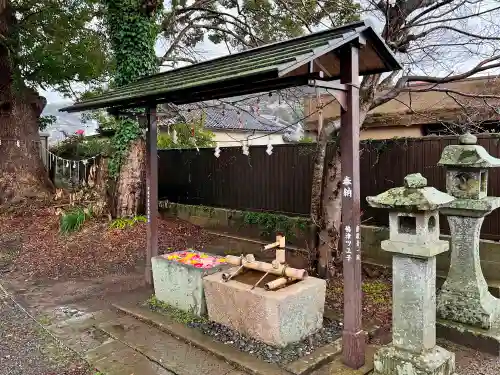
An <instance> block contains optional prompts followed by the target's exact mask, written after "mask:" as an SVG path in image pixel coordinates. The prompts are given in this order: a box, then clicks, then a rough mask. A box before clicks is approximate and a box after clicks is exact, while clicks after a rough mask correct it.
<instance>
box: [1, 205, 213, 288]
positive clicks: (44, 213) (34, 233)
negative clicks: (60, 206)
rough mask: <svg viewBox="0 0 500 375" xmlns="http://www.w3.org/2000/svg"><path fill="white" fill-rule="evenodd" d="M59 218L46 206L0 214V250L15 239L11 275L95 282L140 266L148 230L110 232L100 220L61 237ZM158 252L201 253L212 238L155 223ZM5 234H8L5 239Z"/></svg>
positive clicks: (175, 223) (178, 224) (174, 223)
mask: <svg viewBox="0 0 500 375" xmlns="http://www.w3.org/2000/svg"><path fill="white" fill-rule="evenodd" d="M59 220H60V219H59V217H58V216H56V215H55V214H54V208H53V207H50V206H46V205H45V206H44V205H39V206H32V207H23V208H20V209H19V210H16V211H15V212H12V211H9V212H4V213H3V214H0V244H2V243H5V242H6V241H7V240H9V239H12V238H16V239H17V244H18V245H17V246H18V249H15V250H16V251H14V252H13V250H12V249H10V250H9V254H12V253H15V254H16V255H15V256H13V257H11V258H12V259H9V261H10V262H11V265H10V267H9V272H14V273H19V274H22V276H23V277H24V278H26V279H32V278H37V279H44V278H45V279H46V278H48V279H64V278H89V277H99V276H103V275H106V274H110V273H118V274H123V273H128V272H130V271H131V270H133V269H135V267H137V266H140V265H141V264H143V262H144V254H145V249H146V224H144V223H137V224H136V225H134V227H132V228H126V229H111V228H110V227H109V222H108V221H107V220H104V219H94V220H91V221H89V222H86V223H85V224H84V226H83V228H82V229H81V230H80V231H78V232H76V233H72V234H69V235H63V234H61V233H60V232H59ZM158 227H159V228H158V236H159V238H158V241H159V248H160V250H163V251H164V252H166V251H168V248H171V249H179V250H184V249H186V248H187V247H189V246H192V247H194V248H198V249H200V248H202V247H203V245H204V243H206V242H207V241H208V240H210V238H211V236H210V235H208V234H207V233H205V232H204V231H203V230H201V229H200V228H198V227H195V226H193V225H191V224H189V223H186V222H183V221H180V220H174V219H172V220H163V219H160V220H159V224H158ZM4 234H8V238H5V236H4Z"/></svg>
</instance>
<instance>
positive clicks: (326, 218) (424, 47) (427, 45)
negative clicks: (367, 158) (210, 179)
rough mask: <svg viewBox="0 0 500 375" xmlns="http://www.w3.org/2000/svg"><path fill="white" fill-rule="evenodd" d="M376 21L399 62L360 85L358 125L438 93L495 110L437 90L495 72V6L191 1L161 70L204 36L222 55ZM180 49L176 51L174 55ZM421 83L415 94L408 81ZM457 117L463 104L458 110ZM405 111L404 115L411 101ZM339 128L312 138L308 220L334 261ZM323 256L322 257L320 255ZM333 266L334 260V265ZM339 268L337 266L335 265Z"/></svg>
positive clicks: (180, 9)
mask: <svg viewBox="0 0 500 375" xmlns="http://www.w3.org/2000/svg"><path fill="white" fill-rule="evenodd" d="M358 15H359V16H361V17H362V18H365V17H371V18H372V19H374V20H375V21H377V23H378V26H379V27H380V28H379V32H381V35H382V37H383V38H384V39H385V41H386V43H387V44H388V46H389V47H390V48H391V49H392V51H393V52H394V53H395V54H396V55H397V56H398V57H399V59H400V60H401V62H402V63H403V66H404V69H403V70H402V71H399V72H394V73H393V74H390V75H380V74H377V75H372V76H366V77H364V78H363V79H362V82H361V90H360V107H361V121H360V126H362V124H363V121H364V119H365V118H366V115H367V114H368V112H369V111H370V110H373V109H374V108H376V107H378V106H380V105H383V104H384V103H387V102H388V101H390V100H393V99H394V100H397V97H398V95H401V94H402V93H408V95H410V96H411V93H412V92H415V91H422V90H425V91H444V92H446V95H451V96H453V98H454V100H456V101H457V102H458V103H463V102H464V100H465V101H466V100H467V99H468V98H470V97H471V96H473V97H474V98H475V100H477V99H479V100H482V101H484V108H485V110H486V111H490V112H491V111H493V112H494V111H496V106H494V105H491V104H490V103H488V100H490V99H498V96H497V95H493V94H490V93H485V94H484V95H478V94H477V93H476V92H475V93H469V92H460V91H456V90H451V89H449V88H445V87H443V86H442V84H445V83H447V82H453V81H456V80H460V79H464V78H467V77H470V76H472V75H475V74H478V73H482V74H491V73H494V72H496V70H495V69H496V68H499V67H500V37H499V35H500V24H499V23H498V18H499V16H500V3H499V2H498V1H497V0H490V1H484V0H364V1H362V2H361V5H360V6H357V5H354V4H353V3H352V2H350V1H347V0H344V1H341V2H338V1H331V0H323V1H312V2H311V1H307V0H259V1H254V0H232V1H215V2H214V1H205V0H199V1H194V3H193V4H190V5H186V4H185V3H183V4H182V5H178V6H174V7H173V9H172V11H171V12H170V13H169V15H168V17H166V19H165V22H164V30H165V35H166V36H167V38H168V40H169V42H170V48H169V49H167V51H166V53H165V55H164V58H163V63H164V64H171V63H172V62H177V61H187V62H192V61H193V60H196V59H197V56H196V54H195V53H194V49H193V47H194V46H196V44H197V43H198V42H199V41H201V40H202V38H203V34H204V33H208V35H209V38H210V39H211V40H212V41H213V42H215V43H225V44H226V45H227V46H228V48H229V49H233V50H234V49H236V50H238V49H245V48H249V47H253V46H256V45H259V44H262V43H267V42H270V41H274V40H280V39H285V38H287V37H290V36H296V35H300V34H302V33H308V32H312V31H314V30H316V29H318V28H327V27H331V26H336V25H338V24H339V23H343V22H345V21H347V20H349V19H353V18H355V17H356V16H358ZM176 46H182V47H183V48H182V50H181V51H179V49H176V48H175V47H176ZM417 81H419V82H428V83H430V84H429V85H427V86H425V87H422V86H416V85H411V83H412V82H417ZM462 107H463V108H464V110H466V109H467V107H468V106H467V105H466V104H464V105H462ZM408 111H410V112H411V111H412V108H411V100H410V104H409V105H408ZM338 128H339V123H338V121H331V122H329V123H327V124H325V126H324V127H323V131H322V132H321V133H320V135H319V137H318V141H319V142H318V148H317V155H316V168H315V179H314V181H313V197H312V202H311V217H312V219H313V220H314V221H315V222H316V223H317V224H318V227H319V228H320V229H321V230H320V235H319V239H320V241H319V244H318V247H319V252H320V253H323V254H326V253H330V252H333V253H334V254H335V255H334V258H337V260H339V259H340V250H339V246H338V239H339V232H340V230H339V229H340V208H341V197H340V194H339V191H340V188H339V187H340V186H339V185H340V176H341V166H340V151H339V150H337V152H336V153H334V155H333V158H332V159H331V160H327V161H326V165H327V169H326V170H324V169H323V166H324V165H325V148H326V143H327V141H329V140H331V139H332V138H333V137H334V136H335V135H336V131H337V130H338ZM325 249H326V251H325ZM327 260H328V259H321V260H320V267H319V271H320V273H322V274H323V275H325V276H328V275H329V274H331V272H332V271H334V270H335V268H336V267H335V262H333V263H330V264H328V263H327ZM334 261H335V259H334ZM337 264H338V265H339V266H340V265H341V263H340V262H338V263H337Z"/></svg>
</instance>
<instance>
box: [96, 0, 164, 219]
mask: <svg viewBox="0 0 500 375" xmlns="http://www.w3.org/2000/svg"><path fill="white" fill-rule="evenodd" d="M102 1H103V4H104V5H105V7H106V12H105V20H106V26H107V29H108V33H109V35H110V39H111V47H112V50H113V55H114V59H115V70H114V74H113V81H112V85H113V86H122V85H126V84H128V83H130V82H133V81H135V80H136V79H138V78H140V77H141V76H145V75H149V74H153V73H156V72H158V60H157V58H156V54H155V49H154V47H155V42H156V38H157V35H158V31H159V29H158V27H157V15H158V13H159V10H160V9H161V2H156V1H152V0H102ZM139 110H140V109H139ZM120 120H121V121H119V122H118V129H117V132H116V134H115V135H114V137H113V140H112V149H113V151H112V157H111V161H110V164H109V168H110V176H112V177H114V178H115V179H116V183H115V184H114V186H115V191H114V201H113V203H114V204H113V206H114V207H112V212H113V214H114V216H116V217H131V216H135V215H137V214H138V213H139V211H140V210H141V209H142V207H143V205H142V202H143V200H144V191H145V178H144V176H145V166H146V158H145V155H146V143H145V142H144V139H143V138H142V131H141V129H140V126H139V123H138V121H136V120H132V119H131V118H130V117H125V116H123V117H121V118H120Z"/></svg>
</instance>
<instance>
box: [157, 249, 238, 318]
mask: <svg viewBox="0 0 500 375" xmlns="http://www.w3.org/2000/svg"><path fill="white" fill-rule="evenodd" d="M151 265H152V269H153V284H154V289H155V295H156V298H157V299H159V300H160V301H162V302H165V303H167V304H169V305H170V306H173V307H176V308H178V309H180V310H184V311H188V312H191V313H193V314H195V315H198V316H202V315H205V314H206V310H207V309H206V303H205V295H204V291H203V277H204V276H206V275H210V274H212V273H215V272H219V271H222V270H224V269H227V268H229V267H230V266H229V265H228V264H227V263H226V260H225V258H223V257H219V256H216V255H213V254H209V253H205V252H201V251H195V250H186V251H176V252H173V253H168V254H164V255H160V256H157V257H153V258H151Z"/></svg>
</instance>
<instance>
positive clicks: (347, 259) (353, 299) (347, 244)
mask: <svg viewBox="0 0 500 375" xmlns="http://www.w3.org/2000/svg"><path fill="white" fill-rule="evenodd" d="M340 72H341V73H340V76H341V78H340V82H341V83H343V84H345V85H346V86H347V91H346V94H345V96H346V97H345V99H346V108H342V109H341V117H340V121H341V123H340V140H341V141H340V147H341V149H340V151H341V158H342V159H341V163H342V187H341V189H342V233H341V234H342V245H343V246H342V249H343V256H344V261H343V262H344V330H343V332H342V360H343V362H344V364H346V365H347V366H349V367H351V368H354V369H358V368H360V367H361V366H363V365H364V363H365V346H366V333H365V332H363V330H362V325H361V314H362V308H361V297H362V294H361V246H360V245H361V244H360V232H359V231H360V229H359V225H360V207H359V204H360V192H359V186H360V183H359V48H358V46H356V45H354V44H350V45H347V46H345V47H344V48H342V50H341V51H340Z"/></svg>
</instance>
